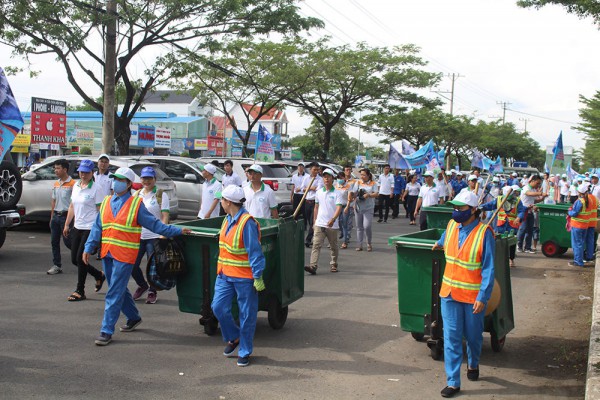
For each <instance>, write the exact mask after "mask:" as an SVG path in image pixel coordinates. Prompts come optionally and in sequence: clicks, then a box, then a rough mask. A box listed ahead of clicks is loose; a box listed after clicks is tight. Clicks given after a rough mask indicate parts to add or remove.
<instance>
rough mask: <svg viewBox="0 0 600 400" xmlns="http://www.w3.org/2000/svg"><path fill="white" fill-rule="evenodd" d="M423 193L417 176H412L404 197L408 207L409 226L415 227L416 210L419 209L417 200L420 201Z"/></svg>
mask: <svg viewBox="0 0 600 400" xmlns="http://www.w3.org/2000/svg"><path fill="white" fill-rule="evenodd" d="M420 191H421V184H420V183H419V182H417V175H416V174H413V175H410V176H409V178H408V183H407V184H406V189H404V194H403V195H402V201H403V202H404V203H405V204H406V205H407V208H408V210H407V212H408V215H407V216H406V217H407V218H408V217H410V222H409V225H415V224H416V222H415V209H416V208H417V200H418V199H419V192H420Z"/></svg>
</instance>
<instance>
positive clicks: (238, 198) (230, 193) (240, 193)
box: [215, 185, 244, 203]
mask: <svg viewBox="0 0 600 400" xmlns="http://www.w3.org/2000/svg"><path fill="white" fill-rule="evenodd" d="M215 197H216V198H217V199H220V198H224V199H225V200H229V201H233V202H234V203H241V202H242V199H243V198H244V189H242V188H241V187H239V186H238V185H229V186H227V187H226V188H225V189H223V190H222V191H221V192H217V193H215Z"/></svg>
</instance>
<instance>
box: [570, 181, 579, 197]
mask: <svg viewBox="0 0 600 400" xmlns="http://www.w3.org/2000/svg"><path fill="white" fill-rule="evenodd" d="M569 194H570V195H571V196H577V186H576V185H575V184H571V186H569Z"/></svg>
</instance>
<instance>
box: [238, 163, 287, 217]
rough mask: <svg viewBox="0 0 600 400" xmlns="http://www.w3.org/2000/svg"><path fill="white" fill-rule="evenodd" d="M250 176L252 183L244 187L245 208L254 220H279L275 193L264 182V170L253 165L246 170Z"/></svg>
mask: <svg viewBox="0 0 600 400" xmlns="http://www.w3.org/2000/svg"><path fill="white" fill-rule="evenodd" d="M246 171H247V172H248V173H249V175H250V182H249V183H248V184H247V185H246V186H244V188H243V189H244V197H245V198H246V202H245V203H244V206H245V207H246V210H248V213H249V214H250V215H252V216H253V217H254V218H274V219H277V218H279V213H278V212H277V200H276V199H275V193H274V192H273V189H271V187H270V186H269V185H265V184H264V183H263V182H262V175H263V169H262V167H261V166H260V165H258V164H253V165H251V166H249V167H248V169H247V170H246Z"/></svg>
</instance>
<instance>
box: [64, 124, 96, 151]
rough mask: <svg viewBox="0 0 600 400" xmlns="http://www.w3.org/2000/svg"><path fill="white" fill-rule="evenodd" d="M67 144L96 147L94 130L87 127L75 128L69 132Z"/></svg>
mask: <svg viewBox="0 0 600 400" xmlns="http://www.w3.org/2000/svg"><path fill="white" fill-rule="evenodd" d="M67 146H79V147H88V148H89V149H90V150H93V149H94V131H92V130H85V129H74V130H73V131H72V132H70V133H69V134H67Z"/></svg>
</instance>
